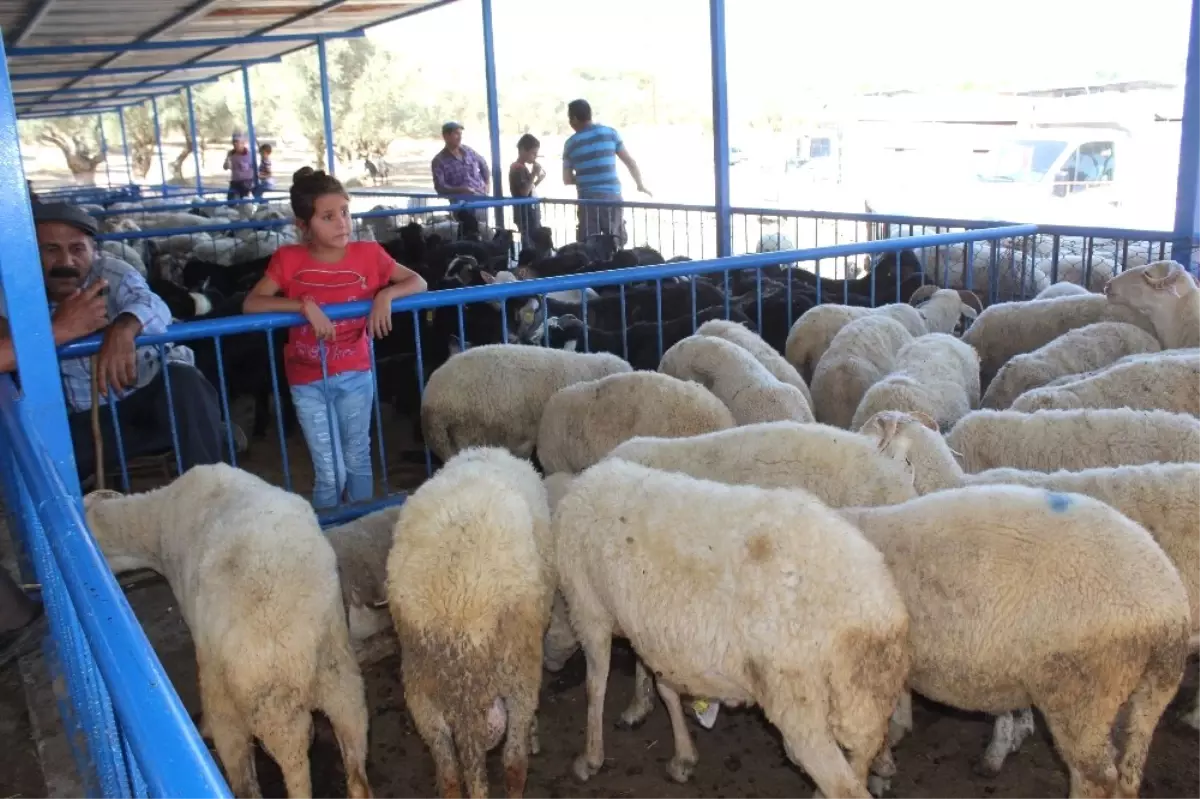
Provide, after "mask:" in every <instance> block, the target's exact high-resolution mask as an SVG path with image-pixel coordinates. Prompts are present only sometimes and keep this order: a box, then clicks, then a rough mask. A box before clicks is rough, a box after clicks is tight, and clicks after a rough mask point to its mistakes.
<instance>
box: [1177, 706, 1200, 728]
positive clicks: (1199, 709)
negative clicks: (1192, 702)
mask: <svg viewBox="0 0 1200 799" xmlns="http://www.w3.org/2000/svg"><path fill="white" fill-rule="evenodd" d="M1179 720H1180V721H1182V722H1183V723H1184V724H1186V725H1188V726H1189V727H1191V728H1192V729H1194V730H1200V705H1197V706H1196V707H1194V708H1192V709H1191V710H1189V711H1188V712H1187V713H1184V714H1183V715H1182V716H1180V717H1179Z"/></svg>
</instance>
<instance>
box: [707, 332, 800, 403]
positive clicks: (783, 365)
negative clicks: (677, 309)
mask: <svg viewBox="0 0 1200 799" xmlns="http://www.w3.org/2000/svg"><path fill="white" fill-rule="evenodd" d="M696 335H697V336H713V337H714V338H723V339H725V340H726V341H728V342H730V343H733V344H736V345H738V346H739V347H741V348H742V349H744V350H746V352H749V353H750V354H751V355H753V356H754V357H755V358H757V359H758V362H759V363H761V364H762V365H763V366H765V367H767V371H768V372H770V373H771V374H773V375H774V376H775V379H776V380H778V381H780V382H781V383H787V384H788V385H792V386H795V387H796V388H798V389H800V393H801V394H803V395H804V401H805V402H807V403H808V406H809V407H810V408H811V407H812V394H810V393H809V390H808V384H807V383H805V382H804V378H802V377H801V376H800V373H799V372H797V371H796V367H794V366H792V365H791V364H790V363H788V362H787V359H786V358H784V357H783V356H782V355H780V354H779V353H778V352H776V351H775V348H774V347H772V346H771V345H770V344H768V343H767V342H766V341H764V340H763V338H762V337H761V336H759V335H758V334H757V333H755V332H754V331H753V330H751V329H750V328H748V327H746V326H745V325H742V324H739V323H738V322H731V321H729V320H727V319H710V320H709V321H707V322H705V323H704V324H702V325H700V327H698V328H696Z"/></svg>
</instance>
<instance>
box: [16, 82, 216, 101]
mask: <svg viewBox="0 0 1200 799" xmlns="http://www.w3.org/2000/svg"><path fill="white" fill-rule="evenodd" d="M218 79H219V77H212V78H201V79H200V80H160V81H159V82H158V83H149V84H146V83H126V84H122V85H120V86H76V87H75V88H73V89H57V90H55V91H56V93H58V94H96V93H98V92H102V93H105V94H112V93H113V92H122V91H128V90H129V89H149V88H158V87H166V86H175V87H176V88H175V89H174V90H173V91H178V90H179V89H182V88H184V87H185V86H198V85H200V84H202V83H212V82H213V81H215V80H218ZM49 91H50V90H49V89H26V90H25V91H19V92H13V93H12V96H13V97H14V98H16V97H42V96H43V95H45V94H46V93H47V92H49ZM159 94H160V92H146V93H145V94H144V95H142V94H132V95H130V94H127V95H125V96H126V97H141V96H145V97H157V96H158V95H159ZM68 99H69V98H68ZM87 99H89V100H91V99H105V98H91V97H89V98H87ZM18 102H20V101H18ZM26 102H27V101H26ZM47 102H58V101H57V100H49V101H47Z"/></svg>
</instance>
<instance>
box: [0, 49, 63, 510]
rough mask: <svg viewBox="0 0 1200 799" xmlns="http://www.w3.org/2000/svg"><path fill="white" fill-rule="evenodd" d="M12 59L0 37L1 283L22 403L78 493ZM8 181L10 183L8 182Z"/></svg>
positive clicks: (61, 473) (60, 468)
mask: <svg viewBox="0 0 1200 799" xmlns="http://www.w3.org/2000/svg"><path fill="white" fill-rule="evenodd" d="M10 88H11V87H10V85H9V82H8V61H7V60H6V59H5V57H4V45H3V43H0V230H3V231H4V232H5V234H4V247H0V287H3V292H4V300H5V306H6V307H7V310H8V325H9V330H10V332H11V334H12V342H13V352H14V354H15V356H16V361H17V363H18V364H20V375H21V404H22V405H24V406H25V407H27V408H28V409H29V411H30V416H29V418H31V419H37V420H38V432H39V433H41V436H42V441H43V442H44V443H45V445H46V449H47V450H48V452H49V454H50V458H51V460H53V461H54V465H55V467H57V469H58V473H59V476H60V477H61V478H62V481H63V485H64V486H66V488H67V490H68V491H70V492H72V493H73V494H74V495H75V496H79V477H78V475H77V474H76V473H75V452H74V450H73V449H72V448H71V433H70V431H69V430H68V429H67V404H66V402H65V401H64V400H63V390H62V377H61V375H60V374H59V371H58V355H57V354H56V353H55V351H54V332H53V331H52V330H51V328H50V313H49V310H48V308H49V306H48V304H47V302H46V284H45V282H44V279H43V277H42V270H41V269H39V268H37V267H38V264H40V263H41V256H40V255H39V253H38V246H37V235H36V233H35V232H34V229H33V213H32V211H31V209H30V207H29V194H28V192H27V191H26V186H25V170H24V169H23V168H22V166H21V144H20V141H19V140H18V138H17V115H16V111H15V110H14V109H13V102H12V97H11V96H10V94H9V90H10ZM5 186H8V188H7V189H5V188H4V187H5Z"/></svg>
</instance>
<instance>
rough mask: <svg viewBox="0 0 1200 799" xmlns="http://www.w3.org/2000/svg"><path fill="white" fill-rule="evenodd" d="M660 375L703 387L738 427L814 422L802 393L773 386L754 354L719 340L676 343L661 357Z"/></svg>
mask: <svg viewBox="0 0 1200 799" xmlns="http://www.w3.org/2000/svg"><path fill="white" fill-rule="evenodd" d="M658 371H659V372H662V373H663V374H666V375H670V376H671V377H675V378H678V379H680V380H693V381H695V382H697V383H699V384H700V385H702V386H704V387H705V388H706V389H708V390H709V391H711V392H712V393H713V394H715V395H716V396H717V397H718V398H719V399H720V400H721V402H723V403H725V406H726V407H727V408H729V410H730V412H732V414H733V418H734V420H735V421H736V423H737V424H753V423H755V422H776V421H784V420H791V421H796V422H811V421H812V418H813V416H812V410H811V409H810V408H809V405H808V402H807V401H806V400H805V399H804V394H803V393H801V391H800V389H798V388H796V387H795V386H793V385H790V384H788V383H783V382H781V381H779V380H777V379H776V378H775V376H774V375H772V374H771V372H770V371H769V370H768V369H767V367H765V366H763V365H762V364H761V363H760V362H759V361H758V359H757V358H755V357H754V355H753V354H751V353H750V352H749V351H747V350H745V349H743V348H742V347H739V346H738V345H737V344H733V343H731V342H729V341H726V340H725V339H723V338H714V337H712V336H699V335H692V336H688V337H687V338H684V339H681V340H679V341H677V342H676V343H675V344H674V345H672V346H671V347H670V348H669V349H668V350H667V351H666V352H664V353H663V356H662V360H661V361H659V364H658Z"/></svg>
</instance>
